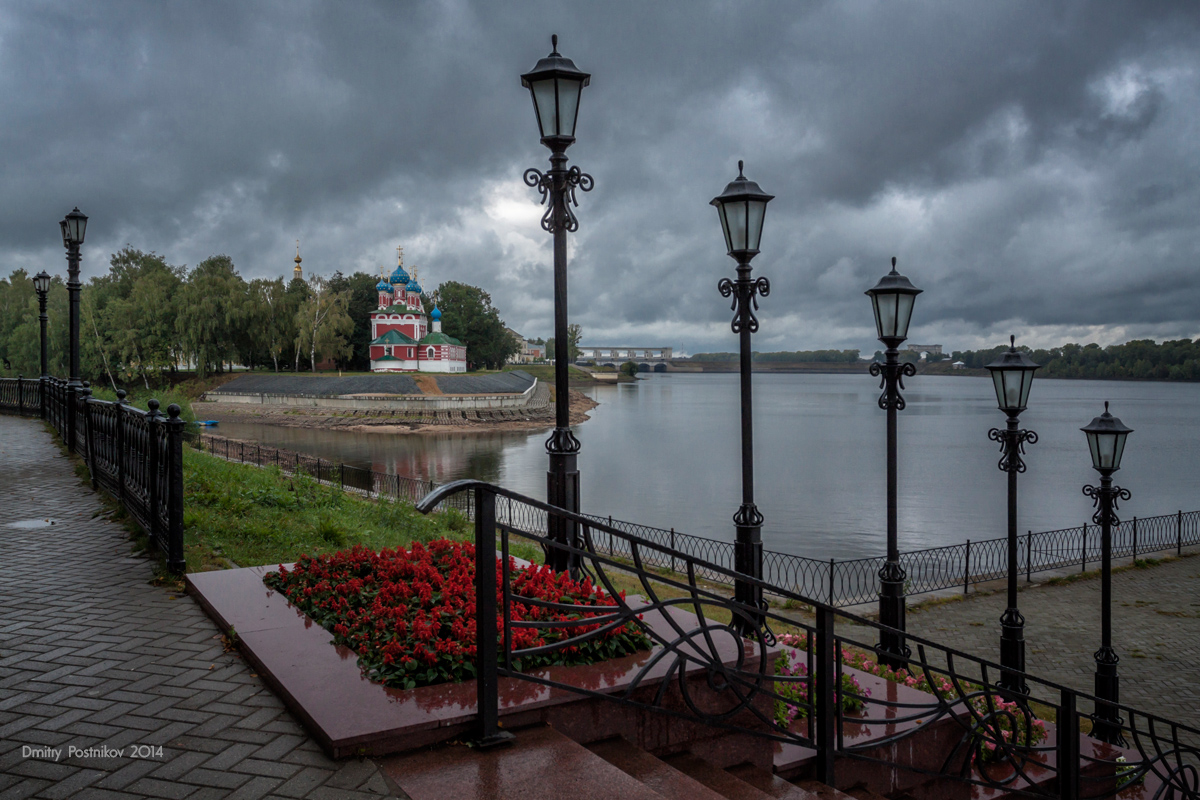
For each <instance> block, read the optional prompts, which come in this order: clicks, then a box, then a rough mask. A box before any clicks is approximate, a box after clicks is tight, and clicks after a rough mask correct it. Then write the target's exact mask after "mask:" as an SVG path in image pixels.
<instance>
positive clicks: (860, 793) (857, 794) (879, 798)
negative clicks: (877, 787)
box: [845, 786, 889, 800]
mask: <svg viewBox="0 0 1200 800" xmlns="http://www.w3.org/2000/svg"><path fill="white" fill-rule="evenodd" d="M845 793H846V794H848V795H850V796H851V797H852V798H854V800H889V798H887V797H885V796H884V795H881V794H879V792H875V791H872V790H870V789H868V788H867V787H865V786H856V787H855V788H853V789H847V790H846V792H845Z"/></svg>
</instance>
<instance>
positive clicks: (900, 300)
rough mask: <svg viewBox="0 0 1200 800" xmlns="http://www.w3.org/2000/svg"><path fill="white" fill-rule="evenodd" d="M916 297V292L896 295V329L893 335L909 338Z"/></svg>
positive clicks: (899, 337)
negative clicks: (909, 324)
mask: <svg viewBox="0 0 1200 800" xmlns="http://www.w3.org/2000/svg"><path fill="white" fill-rule="evenodd" d="M916 299H917V296H916V295H915V294H897V295H896V330H895V333H893V334H892V335H893V336H895V337H896V338H898V339H907V338H908V322H909V319H910V318H911V317H912V310H913V301H914V300H916Z"/></svg>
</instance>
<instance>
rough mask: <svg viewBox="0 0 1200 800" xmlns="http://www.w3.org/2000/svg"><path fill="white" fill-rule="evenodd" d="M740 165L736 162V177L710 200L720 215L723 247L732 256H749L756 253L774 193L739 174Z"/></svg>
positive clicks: (742, 165) (740, 171)
mask: <svg viewBox="0 0 1200 800" xmlns="http://www.w3.org/2000/svg"><path fill="white" fill-rule="evenodd" d="M744 166H745V162H742V161H739V162H738V176H737V177H736V178H734V179H733V180H731V181H730V182H729V183H728V184H726V186H725V191H723V192H721V193H720V194H719V195H717V196H716V197H714V198H713V199H712V201H711V202H710V205H713V206H716V208H717V215H718V216H719V217H720V218H721V231H722V232H723V233H724V234H725V249H726V251H727V252H728V253H729V255H731V256H733V257H734V258H738V257H739V256H742V257H743V258H744V257H747V256H749V257H753V256H754V255H755V254H757V253H758V246H759V244H760V242H761V241H762V229H763V218H764V217H765V216H766V213H767V203H769V202H771V201H772V200H774V199H775V195H771V194H767V193H766V192H764V191H763V190H762V187H760V186H759V185H758V184H757V183H755V182H754V181H752V180H750V179H748V178H747V177H746V176H745V174H743V168H744Z"/></svg>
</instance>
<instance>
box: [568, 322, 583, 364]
mask: <svg viewBox="0 0 1200 800" xmlns="http://www.w3.org/2000/svg"><path fill="white" fill-rule="evenodd" d="M581 339H583V328H582V327H581V326H579V325H575V324H573V323H572V324H571V325H568V326H567V347H568V353H567V355H568V357H569V358H570V360H571V361H574V360H575V359H577V358H579V356H580V354H581V353H582V352H583V351H582V350H580V349H579V342H580V340H581Z"/></svg>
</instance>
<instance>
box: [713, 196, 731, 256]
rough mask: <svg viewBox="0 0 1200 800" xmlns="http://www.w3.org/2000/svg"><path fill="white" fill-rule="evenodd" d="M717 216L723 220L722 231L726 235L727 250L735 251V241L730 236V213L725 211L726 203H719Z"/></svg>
mask: <svg viewBox="0 0 1200 800" xmlns="http://www.w3.org/2000/svg"><path fill="white" fill-rule="evenodd" d="M717 217H718V218H719V219H720V220H721V233H722V235H724V237H725V250H726V251H727V252H730V253H732V252H733V241H732V240H731V239H730V238H729V215H728V214H727V213H726V211H725V204H724V203H718V204H717Z"/></svg>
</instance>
